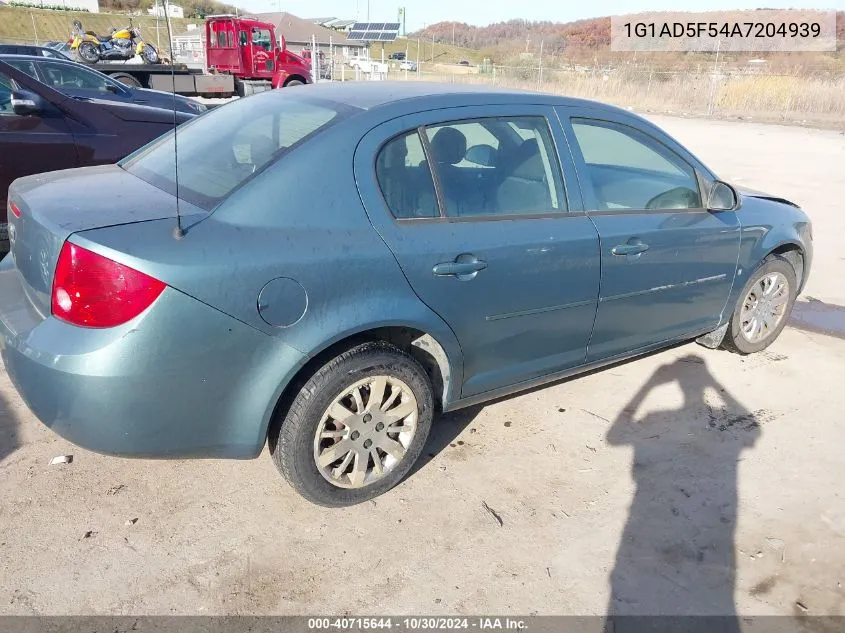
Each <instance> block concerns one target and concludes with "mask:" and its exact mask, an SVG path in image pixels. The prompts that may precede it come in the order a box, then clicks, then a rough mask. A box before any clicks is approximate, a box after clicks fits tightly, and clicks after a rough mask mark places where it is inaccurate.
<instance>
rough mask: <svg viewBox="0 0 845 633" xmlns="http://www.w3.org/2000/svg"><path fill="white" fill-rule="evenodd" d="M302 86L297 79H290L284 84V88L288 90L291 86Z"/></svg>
mask: <svg viewBox="0 0 845 633" xmlns="http://www.w3.org/2000/svg"><path fill="white" fill-rule="evenodd" d="M302 85H304V84H303V82H301V81H299V79H291V80H290V81H289V82H287V83H286V84H285V88H290V87H292V86H302Z"/></svg>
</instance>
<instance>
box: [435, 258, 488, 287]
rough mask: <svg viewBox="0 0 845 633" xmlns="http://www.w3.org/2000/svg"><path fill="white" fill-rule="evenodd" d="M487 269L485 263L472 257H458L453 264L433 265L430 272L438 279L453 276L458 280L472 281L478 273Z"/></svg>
mask: <svg viewBox="0 0 845 633" xmlns="http://www.w3.org/2000/svg"><path fill="white" fill-rule="evenodd" d="M485 268H487V262H485V261H482V260H480V259H478V258H477V257H475V256H474V255H458V257H457V258H455V261H453V262H441V263H440V264H435V266H434V268H432V272H433V273H434V274H435V275H437V276H438V277H447V276H455V277H457V278H458V279H460V280H462V281H463V280H469V279H474V278H475V276H476V275H477V274H478V272H479V271H482V270H484V269H485Z"/></svg>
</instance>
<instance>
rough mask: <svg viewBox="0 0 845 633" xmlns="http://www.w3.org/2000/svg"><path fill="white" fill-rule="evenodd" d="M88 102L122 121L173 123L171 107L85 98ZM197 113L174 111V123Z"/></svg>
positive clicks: (188, 118)
mask: <svg viewBox="0 0 845 633" xmlns="http://www.w3.org/2000/svg"><path fill="white" fill-rule="evenodd" d="M86 101H87V102H89V103H95V104H97V105H99V106H100V107H102V108H103V109H104V110H108V111H109V113H110V114H113V115H114V116H116V117H117V118H118V119H121V120H123V121H142V122H144V123H173V118H174V113H173V110H172V109H167V108H161V107H156V106H151V105H139V104H137V103H121V102H119V101H107V100H105V99H86ZM196 116H197V114H191V113H188V112H182V111H180V110H177V111H176V113H175V118H176V123H177V124H178V123H184V122H185V121H190V120H191V119H193V118H194V117H196Z"/></svg>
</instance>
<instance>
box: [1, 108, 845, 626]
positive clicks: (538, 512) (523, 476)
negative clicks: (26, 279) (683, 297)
mask: <svg viewBox="0 0 845 633" xmlns="http://www.w3.org/2000/svg"><path fill="white" fill-rule="evenodd" d="M658 123H660V124H662V125H664V126H665V127H666V128H667V129H668V130H669V131H670V132H671V133H673V134H674V135H675V136H676V137H677V138H678V139H679V140H681V141H682V142H684V143H686V144H687V145H688V146H689V147H691V148H692V149H693V151H694V152H696V153H698V154H699V156H700V157H701V158H702V159H703V160H704V161H705V162H708V163H709V164H710V165H711V166H713V167H714V169H716V171H717V172H720V173H721V174H722V175H723V176H724V177H726V178H728V179H733V180H734V181H736V182H739V183H741V184H745V185H748V186H752V187H755V188H759V189H763V190H771V191H774V192H778V193H780V194H782V195H784V196H786V197H788V198H792V199H794V200H796V201H798V202H799V203H801V204H802V205H804V206H805V208H806V209H808V210H809V212H810V214H811V215H812V216H813V219H814V222H815V235H816V249H817V250H816V261H815V265H814V270H813V274H812V277H811V279H810V283H809V286H808V287H807V290H806V293H805V295H804V297H803V300H802V302H801V303H800V304H799V305H798V306H797V308H796V315H795V317H794V319H793V321H792V327H790V328H788V329H787V330H786V331H785V332H784V334H783V336H782V337H781V339H780V340H779V341H778V342H777V343H776V344H775V345H774V346H773V347H771V348H770V349H769V350H768V351H767V352H765V353H763V354H760V355H757V356H753V357H748V358H740V357H738V356H734V355H731V354H728V353H726V352H714V351H710V350H706V349H704V348H702V347H699V346H697V345H694V344H690V345H686V346H683V347H680V348H676V349H674V350H671V351H667V352H663V353H661V354H657V355H653V356H650V357H648V358H645V359H642V360H639V361H636V362H631V363H627V364H624V365H620V366H616V367H613V368H610V369H608V370H605V371H602V372H599V373H595V374H592V375H590V376H587V377H582V378H580V379H576V380H572V381H569V382H565V383H562V384H558V385H555V386H552V387H549V388H546V389H543V390H538V391H534V392H532V393H528V394H525V395H521V396H519V397H515V398H512V399H509V400H505V401H502V402H498V403H496V404H492V405H489V406H486V407H483V408H476V409H471V410H467V411H462V412H458V413H456V414H452V415H450V416H447V417H446V418H445V419H444V420H442V422H441V423H440V424H439V426H437V427H436V429H435V433H434V436H433V437H432V439H431V442H430V445H429V447H428V449H427V450H426V451H425V453H426V454H428V455H429V457H428V458H426V459H425V460H424V463H423V464H422V465H421V467H420V468H419V469H418V470H417V471H416V472H415V473H414V474H413V475H412V476H411V477H410V478H408V479H407V481H406V482H405V483H404V484H402V485H400V486H399V487H398V488H396V489H395V490H393V491H392V492H391V493H389V494H387V495H386V496H384V497H382V498H379V499H378V500H377V501H376V502H371V503H367V504H364V505H362V506H359V507H355V508H351V509H345V510H324V509H321V508H317V507H314V506H312V505H309V504H307V503H306V502H304V501H302V500H301V499H300V498H299V497H297V496H296V495H295V494H294V493H293V491H292V490H291V489H289V488H288V487H287V486H286V484H285V483H284V482H283V481H282V479H281V478H280V477H279V476H278V475H277V473H276V471H275V468H274V467H273V465H272V464H271V462H270V460H269V458H268V457H267V456H266V455H264V456H262V458H261V459H258V460H255V461H250V462H224V461H182V462H153V461H133V460H124V459H116V458H109V457H103V456H99V455H95V454H92V453H88V452H86V451H84V450H80V449H78V448H75V447H73V446H71V445H70V444H68V443H67V442H65V441H63V440H61V439H59V438H58V437H56V436H55V435H54V434H53V433H52V432H50V431H48V430H46V429H44V428H42V426H41V425H40V424H39V423H38V422H37V421H36V420H35V419H34V418H33V417H32V415H30V414H29V412H28V411H27V410H26V409H25V408H24V406H23V405H22V403H21V402H20V400H19V399H18V397H17V396H16V394H15V392H14V390H13V389H12V388H11V386H10V385H9V382H8V380H7V378H6V376H5V374H4V373H0V561H2V564H0V568H1V569H2V571H0V613H3V614H29V613H40V614H65V613H75V614H105V613H108V614H130V613H131V614H142V613H143V614H165V613H182V614H211V613H230V614H235V613H278V614H302V613H326V612H330V613H335V614H339V613H343V612H351V613H385V614H402V613H429V614H438V613H465V614H471V613H490V612H493V613H499V614H505V613H520V614H528V613H539V614H553V613H554V614H593V613H605V612H606V611H607V609H608V605H609V604H610V605H612V606H613V610H614V611H617V612H626V613H712V614H730V613H733V612H739V613H742V614H791V613H793V612H795V613H799V614H800V613H804V612H805V611H806V612H809V613H810V614H838V615H845V589H843V586H842V583H844V582H845V572H843V570H845V493H843V487H842V486H843V482H845V459H843V457H842V454H843V453H842V447H843V446H845V425H843V423H842V404H843V382H842V381H843V376H845V308H843V307H842V306H845V283H843V281H842V280H843V279H845V255H844V254H843V251H842V249H841V248H839V244H840V243H841V240H842V236H843V235H845V207H843V200H845V177H843V176H845V173H843V165H845V136H843V135H841V134H840V133H838V132H830V131H815V130H806V129H800V128H787V127H776V126H762V125H754V124H748V123H727V122H707V121H697V120H683V119H668V118H667V119H662V118H661V119H658ZM810 297H812V298H813V299H814V301H808V299H809V298H810ZM823 330H826V331H827V332H828V334H822V333H820V332H821V331H823ZM114 422H115V424H120V420H115V421H114ZM65 453H72V454H73V455H74V460H73V463H72V464H70V465H66V466H49V465H48V462H49V460H50V458H52V457H53V456H55V455H61V454H65ZM133 519H137V522H135V523H134V524H127V520H133ZM799 603H800V604H799Z"/></svg>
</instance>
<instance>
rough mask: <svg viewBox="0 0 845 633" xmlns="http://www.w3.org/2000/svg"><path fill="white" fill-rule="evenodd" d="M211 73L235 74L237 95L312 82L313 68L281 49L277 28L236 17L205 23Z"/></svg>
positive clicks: (212, 19) (209, 18)
mask: <svg viewBox="0 0 845 633" xmlns="http://www.w3.org/2000/svg"><path fill="white" fill-rule="evenodd" d="M205 34H206V43H205V46H206V60H207V65H208V71H209V72H210V73H215V74H226V75H233V76H234V77H235V79H236V84H237V88H238V94H239V95H241V96H246V95H248V94H252V93H253V92H261V91H263V90H269V89H270V88H271V87H272V88H284V87H288V86H290V85H299V84H305V83H311V65H310V63H309V62H306V61H305V60H304V59H302V57H300V56H299V55H296V54H294V53H292V52H291V51H289V50H287V46H286V44H285V40H284V38H281V46H280V45H279V40H278V39H277V37H276V29H275V27H274V26H273V25H272V24H270V23H267V22H260V21H258V20H253V19H250V18H240V17H237V16H234V15H216V16H209V17H208V18H206V21H205Z"/></svg>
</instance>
